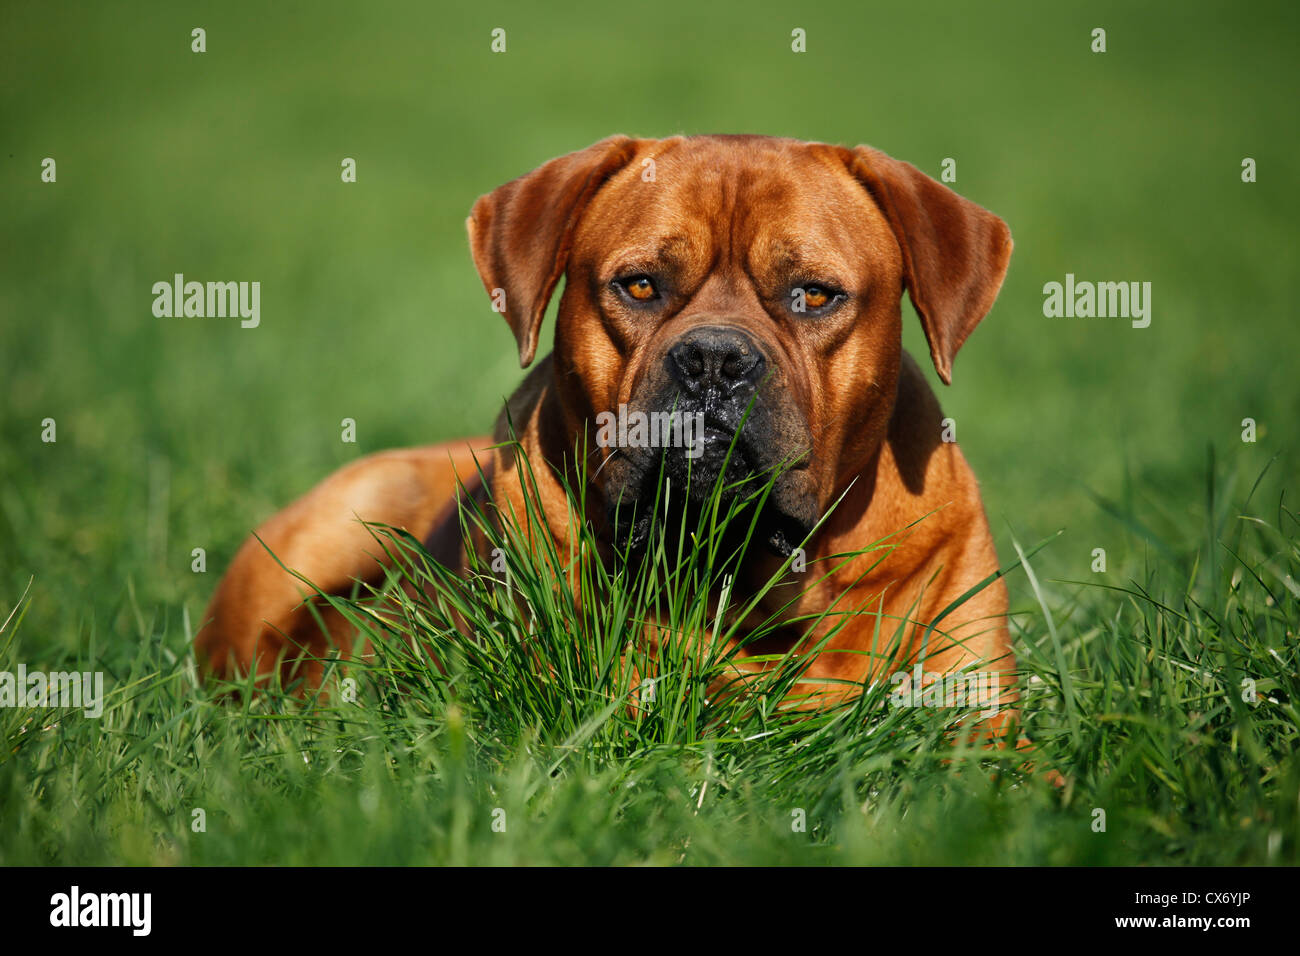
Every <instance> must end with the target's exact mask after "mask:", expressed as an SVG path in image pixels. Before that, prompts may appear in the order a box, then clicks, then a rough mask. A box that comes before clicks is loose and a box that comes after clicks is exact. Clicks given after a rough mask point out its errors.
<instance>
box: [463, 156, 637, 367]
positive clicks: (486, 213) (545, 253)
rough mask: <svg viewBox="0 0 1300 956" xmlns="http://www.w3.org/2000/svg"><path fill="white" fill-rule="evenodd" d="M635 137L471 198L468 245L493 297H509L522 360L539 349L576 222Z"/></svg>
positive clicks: (522, 362)
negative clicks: (548, 304)
mask: <svg viewBox="0 0 1300 956" xmlns="http://www.w3.org/2000/svg"><path fill="white" fill-rule="evenodd" d="M635 149H636V140H633V139H631V138H629V137H627V136H611V137H609V138H608V139H603V140H601V141H600V142H599V143H596V144H595V145H594V146H589V147H587V148H586V149H584V150H581V151H580V152H577V153H570V154H569V155H568V156H561V157H560V158H559V159H553V160H551V161H550V162H549V163H546V164H544V165H542V166H539V167H538V168H537V169H535V170H533V171H532V172H531V173H528V174H527V175H525V176H520V177H519V178H518V179H516V180H514V181H513V182H508V183H506V184H505V185H504V186H501V187H499V188H497V189H495V190H493V191H492V192H490V193H488V194H487V195H486V196H480V197H479V199H478V202H476V203H474V209H473V211H471V213H470V216H469V219H467V220H466V221H465V224H466V226H468V227H469V247H470V251H471V252H472V253H473V255H474V265H475V266H476V267H477V268H478V274H479V276H480V277H481V278H482V279H483V287H484V288H486V289H487V291H488V295H490V296H494V297H495V296H496V295H497V294H498V293H497V292H496V290H498V289H499V290H502V291H503V292H504V295H505V303H504V304H505V316H506V321H507V322H508V323H509V324H510V330H511V331H512V332H514V334H515V341H516V342H518V343H519V364H520V365H521V366H524V367H527V365H528V364H529V363H530V362H531V361H532V360H533V356H534V355H535V354H536V353H537V333H538V332H539V331H540V329H541V327H542V318H543V316H545V315H546V305H547V303H548V302H549V301H550V299H551V293H552V292H554V291H555V285H556V283H558V282H559V281H560V276H562V275H563V274H564V269H565V267H566V265H567V264H568V258H569V247H570V245H571V244H572V242H573V232H574V227H575V226H576V225H577V222H578V219H579V218H580V217H581V215H582V211H583V209H584V208H585V207H586V205H587V203H588V202H589V201H590V200H591V197H592V196H593V195H594V194H595V192H596V190H597V189H599V188H600V186H601V184H603V183H604V182H605V180H607V179H608V178H609V177H610V176H612V175H613V174H614V173H616V172H618V170H620V169H622V168H623V167H624V166H626V165H627V164H628V162H630V161H631V159H632V154H633V153H634V152H635Z"/></svg>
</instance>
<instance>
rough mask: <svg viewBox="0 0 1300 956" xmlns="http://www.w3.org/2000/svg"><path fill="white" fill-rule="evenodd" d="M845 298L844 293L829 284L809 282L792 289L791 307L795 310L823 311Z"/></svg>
mask: <svg viewBox="0 0 1300 956" xmlns="http://www.w3.org/2000/svg"><path fill="white" fill-rule="evenodd" d="M843 298H844V293H843V292H840V291H839V290H838V289H834V288H832V287H831V286H828V285H817V284H815V283H807V284H805V285H802V286H799V287H797V288H795V289H792V290H791V291H790V309H791V311H794V312H821V311H823V310H826V309H828V308H830V307H831V306H834V305H835V304H836V303H838V302H839V301H840V300H841V299H843Z"/></svg>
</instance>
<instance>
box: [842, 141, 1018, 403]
mask: <svg viewBox="0 0 1300 956" xmlns="http://www.w3.org/2000/svg"><path fill="white" fill-rule="evenodd" d="M845 152H846V153H847V154H848V158H847V160H846V161H847V162H848V166H849V171H850V172H851V173H853V175H854V176H856V177H857V178H858V180H859V181H860V182H861V183H862V184H863V185H864V186H866V188H867V190H868V191H869V192H870V193H871V196H872V198H874V199H875V201H876V204H877V205H878V206H879V207H880V209H881V211H882V212H883V213H884V214H885V218H886V219H888V220H889V225H890V227H891V228H892V229H893V230H894V236H895V237H896V238H897V239H898V245H899V246H900V247H901V248H902V250H903V270H904V280H905V282H906V285H907V290H908V293H909V294H910V295H911V297H912V304H913V305H914V306H916V311H917V314H918V315H920V317H921V325H922V327H923V328H924V329H925V337H926V339H927V340H928V341H929V343H930V357H931V358H932V359H933V360H934V367H935V369H936V370H937V371H938V373H939V377H940V378H941V379H943V381H944V384H945V385H948V384H951V383H952V361H953V358H954V357H955V356H956V355H957V350H958V349H959V348H961V344H962V343H963V342H965V341H966V337H967V336H968V335H970V334H971V332H972V331H974V329H975V326H977V325H978V324H979V321H980V319H982V318H984V316H985V315H986V314H988V311H989V309H991V308H992V307H993V300H994V299H996V298H997V297H998V289H1000V288H1001V287H1002V279H1003V277H1004V276H1005V275H1006V274H1007V262H1008V261H1009V260H1010V258H1011V230H1010V229H1008V228H1007V224H1006V223H1005V222H1003V221H1002V220H1001V219H999V218H998V217H997V216H995V215H993V213H991V212H989V211H988V210H987V209H984V208H983V207H982V206H977V205H976V204H975V203H973V202H971V201H970V200H969V199H963V198H962V197H961V196H958V195H957V194H956V193H955V192H953V191H952V190H951V189H949V188H948V187H947V186H944V185H943V184H942V183H939V182H937V181H935V180H933V179H931V178H930V177H929V176H927V175H925V173H923V172H921V171H920V170H919V169H917V168H916V167H915V166H913V165H911V164H910V163H904V162H900V161H899V160H897V159H892V158H891V157H889V156H886V155H885V154H884V153H882V152H880V150H878V149H872V148H871V147H870V146H859V147H858V148H857V149H854V150H846V151H845Z"/></svg>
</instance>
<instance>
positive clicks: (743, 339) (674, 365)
mask: <svg viewBox="0 0 1300 956" xmlns="http://www.w3.org/2000/svg"><path fill="white" fill-rule="evenodd" d="M766 365H767V361H766V359H765V357H764V355H763V353H762V351H761V350H760V349H759V348H758V347H757V346H756V345H755V344H754V343H753V342H752V341H750V339H749V337H748V336H746V335H745V334H744V333H741V332H739V331H737V330H732V329H719V328H703V329H696V330H695V331H693V332H692V333H690V335H689V337H687V338H685V340H684V341H680V342H678V343H677V344H676V345H674V346H673V347H672V348H670V349H669V350H668V370H669V372H670V373H672V375H673V377H674V378H676V379H677V380H678V382H679V383H680V384H681V385H683V386H685V387H687V388H690V389H694V388H697V387H700V386H702V385H704V384H705V383H706V382H712V383H714V384H715V385H720V386H723V387H724V388H726V389H727V390H728V391H730V390H731V389H733V388H735V387H737V386H740V385H748V384H752V383H753V382H755V381H757V379H758V378H759V377H760V375H761V374H762V371H763V369H764V368H765V367H766Z"/></svg>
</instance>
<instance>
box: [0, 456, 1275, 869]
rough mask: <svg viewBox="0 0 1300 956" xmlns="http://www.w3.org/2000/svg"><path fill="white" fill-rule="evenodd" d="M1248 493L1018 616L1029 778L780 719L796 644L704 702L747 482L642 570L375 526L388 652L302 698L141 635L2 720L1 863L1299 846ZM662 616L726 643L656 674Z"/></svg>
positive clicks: (469, 521) (987, 755) (1159, 854)
mask: <svg viewBox="0 0 1300 956" xmlns="http://www.w3.org/2000/svg"><path fill="white" fill-rule="evenodd" d="M519 467H520V469H521V475H523V476H524V477H525V480H527V481H530V482H531V480H532V479H531V472H530V471H529V470H528V467H529V466H528V465H527V463H525V462H522V461H521V463H520V465H519ZM1264 477H1265V476H1261V478H1264ZM579 487H580V488H582V487H585V484H582V485H580V486H579ZM767 487H768V488H770V484H769V485H768V486H767ZM1260 488H1261V483H1260V482H1257V483H1256V486H1255V487H1254V488H1252V489H1251V490H1250V493H1249V494H1247V495H1246V496H1245V499H1244V500H1243V501H1242V502H1241V504H1240V506H1233V505H1230V504H1228V503H1226V502H1225V501H1224V500H1222V499H1220V498H1219V497H1218V493H1217V492H1215V491H1214V490H1213V486H1211V490H1210V494H1209V497H1208V498H1207V503H1208V504H1209V505H1211V507H1212V512H1211V515H1210V520H1209V521H1208V522H1207V528H1212V529H1214V530H1215V531H1216V532H1217V533H1216V536H1215V537H1214V538H1208V537H1207V539H1206V540H1205V542H1204V543H1203V545H1202V546H1201V547H1200V548H1198V549H1197V550H1196V551H1195V552H1194V555H1193V556H1192V558H1191V561H1190V563H1189V562H1186V561H1183V562H1179V561H1167V562H1162V564H1161V565H1160V569H1159V570H1157V569H1152V570H1151V572H1150V573H1149V574H1148V575H1147V576H1146V577H1145V578H1144V579H1143V580H1140V581H1128V582H1122V581H1117V582H1115V583H1104V584H1092V583H1088V584H1081V585H1078V586H1077V587H1074V588H1072V589H1071V590H1072V591H1073V596H1072V598H1071V600H1070V601H1069V602H1068V603H1067V604H1065V605H1063V606H1062V605H1058V606H1057V607H1055V608H1052V607H1050V606H1049V605H1048V604H1047V603H1046V599H1044V604H1043V605H1042V606H1041V608H1040V609H1039V611H1038V613H1033V614H1021V615H1017V617H1016V631H1017V646H1018V647H1019V648H1021V661H1020V663H1021V669H1022V675H1021V687H1022V691H1023V694H1024V702H1023V720H1024V727H1025V730H1026V731H1027V732H1028V733H1029V734H1030V735H1031V737H1032V738H1033V740H1034V743H1035V746H1036V757H1035V760H1036V762H1037V765H1038V768H1037V770H1034V769H1031V768H1026V767H1025V765H1024V763H1023V760H1022V759H1021V757H1019V756H1018V755H1017V754H1016V752H1015V751H1014V750H1013V749H1012V748H1011V747H1010V745H1009V744H1008V745H1007V746H1004V747H1001V748H998V747H994V748H987V747H979V748H965V747H962V746H955V745H954V743H953V732H954V727H955V725H956V722H957V721H959V720H960V719H961V718H962V717H964V716H966V715H967V713H968V712H967V711H963V710H961V709H947V708H926V707H898V706H892V705H891V703H890V700H889V696H890V695H889V685H887V684H885V683H880V684H877V685H873V686H872V687H870V688H868V689H866V691H865V692H864V693H863V694H861V695H860V696H859V697H858V698H857V699H856V700H855V701H853V702H851V703H847V704H843V705H840V706H836V707H829V708H824V709H823V710H821V711H819V712H817V713H814V714H808V713H805V712H801V711H798V710H795V709H793V708H791V707H789V706H782V705H781V704H780V703H779V701H781V699H782V698H783V697H784V696H785V694H786V692H787V691H788V690H789V689H790V687H791V684H792V682H793V681H794V679H795V678H796V677H797V676H798V674H799V670H800V668H799V666H798V665H797V662H796V661H794V660H793V659H790V658H786V659H784V660H781V661H774V662H773V663H775V664H777V665H778V666H776V667H775V668H774V669H773V670H772V671H771V672H769V673H768V674H765V675H763V676H762V677H761V678H759V679H757V680H751V681H748V682H745V683H743V684H739V683H734V682H733V683H731V684H730V686H729V690H728V691H727V692H725V693H721V694H720V693H718V688H719V681H722V682H723V683H726V682H727V680H728V678H729V675H730V674H731V672H730V671H729V670H728V667H727V664H728V659H727V655H726V654H724V653H722V652H721V651H720V648H721V647H722V644H723V640H721V639H720V636H721V638H725V637H726V635H727V629H726V627H725V626H724V625H723V624H722V623H721V622H720V621H719V619H718V617H717V615H716V614H714V613H711V612H710V610H709V609H708V607H707V602H706V601H705V600H704V595H705V593H706V592H707V587H706V586H707V585H709V584H713V585H716V584H718V583H721V582H723V581H725V580H726V576H727V574H728V572H729V570H730V569H731V568H733V567H734V565H735V563H736V562H738V561H739V560H740V559H741V558H742V557H743V553H744V550H745V549H746V548H747V547H749V546H751V544H753V545H754V546H758V545H756V544H754V543H753V542H751V540H750V538H751V536H752V532H753V527H754V526H753V524H752V522H751V519H752V516H753V514H754V513H755V512H756V509H757V504H758V503H759V502H760V501H761V499H762V497H763V495H764V494H765V493H766V490H765V489H759V490H756V491H754V492H752V493H750V494H749V495H742V496H741V497H740V498H739V499H737V500H736V501H733V502H732V503H731V504H730V505H729V506H728V507H725V508H724V507H723V506H722V505H721V502H720V498H719V496H718V491H717V489H715V492H714V495H713V497H712V498H711V499H710V500H709V502H708V506H707V507H706V508H704V509H703V512H702V513H701V515H700V516H699V518H698V523H697V524H696V526H695V527H693V528H692V527H688V526H686V524H685V522H686V519H685V518H683V519H682V521H683V523H684V524H683V526H682V527H680V528H674V527H671V526H670V525H669V524H665V523H661V524H659V525H657V526H656V528H655V530H652V531H651V533H650V545H649V549H648V551H649V555H648V557H647V559H646V560H644V561H641V562H628V561H618V562H615V563H614V564H613V565H610V566H606V565H604V564H602V563H600V562H596V561H591V560H589V559H585V560H584V559H581V558H580V559H579V560H576V561H572V562H571V561H570V560H569V559H568V558H566V557H564V556H561V555H560V554H559V553H558V552H556V551H555V549H554V548H553V547H551V546H550V545H547V546H546V547H544V548H543V549H542V551H541V553H540V554H537V553H534V552H533V550H532V549H531V548H530V546H529V544H528V542H529V540H538V539H539V538H540V535H538V534H537V532H539V531H541V529H542V525H541V518H540V516H539V515H538V514H537V513H536V512H535V511H534V510H533V508H531V507H530V508H528V509H527V513H526V514H525V515H523V516H521V519H520V521H519V523H518V525H517V526H507V530H506V531H504V532H502V531H499V530H496V529H495V528H494V527H493V525H492V524H491V523H490V522H489V521H487V519H486V517H485V515H484V514H483V513H482V512H481V511H479V510H478V509H477V508H476V507H475V506H472V505H471V506H467V507H466V509H465V510H464V512H463V514H462V521H463V522H464V523H465V525H466V526H467V527H470V526H475V527H477V528H479V529H480V530H481V531H482V532H483V533H484V534H487V535H488V536H489V540H488V543H489V546H491V547H493V548H496V549H498V551H497V557H498V559H499V560H500V562H501V563H500V564H499V565H498V566H497V567H496V568H495V569H494V568H493V567H491V566H488V565H476V566H475V568H474V569H473V571H472V573H471V574H470V575H469V576H468V577H467V578H465V579H461V578H460V577H459V576H457V575H455V574H452V573H450V572H448V571H446V570H445V569H443V568H441V567H440V566H438V565H437V564H436V563H435V562H433V561H432V559H430V558H429V557H428V555H427V554H425V553H424V552H423V550H422V548H421V547H420V545H419V543H418V542H417V541H415V540H414V539H412V538H410V537H409V536H408V535H405V534H404V533H402V532H398V531H396V530H394V529H387V528H380V527H375V528H372V530H373V532H374V534H375V541H376V543H377V545H379V546H382V547H384V548H385V549H386V550H388V551H389V552H390V553H391V554H393V555H394V557H395V558H396V562H395V566H394V571H393V573H392V574H391V575H390V580H389V581H388V582H387V584H386V585H385V586H384V587H382V588H375V589H372V590H371V592H370V593H368V594H360V595H355V596H354V597H352V598H351V599H346V598H330V599H329V600H330V603H332V604H333V605H334V606H335V607H337V608H339V609H340V610H342V611H343V612H344V613H345V614H346V615H347V616H348V617H349V619H350V620H352V621H353V622H354V623H355V624H356V625H357V626H358V627H359V628H361V629H362V630H363V631H364V632H365V633H366V634H367V635H369V637H370V639H371V641H372V642H373V643H374V645H375V653H374V654H373V656H372V657H370V658H368V659H367V660H365V661H360V662H354V663H351V664H347V665H340V664H338V663H337V662H335V664H334V665H332V666H331V668H330V669H329V670H328V671H327V675H326V679H325V683H324V685H323V688H322V692H321V693H319V694H315V695H311V696H310V697H309V698H308V699H306V700H303V699H301V698H300V697H299V696H296V695H294V694H293V693H288V692H286V691H285V690H283V689H280V688H277V687H272V688H269V689H268V690H267V691H265V692H263V693H250V692H247V690H248V689H247V688H246V692H245V693H244V694H242V695H241V699H242V703H239V704H232V703H229V702H224V703H223V702H222V700H220V699H214V697H213V693H212V691H213V689H212V688H207V689H200V688H199V687H197V686H196V683H195V675H194V669H193V662H192V660H191V659H190V658H188V657H182V656H177V655H175V654H173V653H171V652H169V651H167V650H166V649H161V648H158V647H157V645H153V644H152V643H151V642H150V641H148V640H141V641H140V642H139V643H138V645H137V648H138V652H137V653H136V654H135V655H134V656H126V655H119V658H118V660H119V667H118V669H116V670H115V671H114V672H113V673H112V679H113V681H112V682H113V688H114V689H113V691H112V693H111V695H110V697H109V700H108V704H107V706H106V709H105V713H104V716H103V718H102V721H100V722H98V723H97V722H95V721H90V720H85V719H81V718H80V717H79V716H67V715H66V712H56V711H49V712H45V713H30V712H27V711H23V710H12V709H11V710H0V736H2V737H3V739H4V741H5V753H4V757H3V760H0V800H3V802H4V805H5V806H6V808H7V811H8V812H7V814H6V821H7V825H9V826H10V827H11V828H12V829H11V831H10V832H11V833H13V834H14V835H15V836H17V837H18V839H14V840H11V841H8V842H7V844H6V846H5V848H4V851H3V854H4V855H3V857H2V858H0V862H4V863H6V864H14V863H48V862H68V861H71V860H75V861H77V862H81V863H100V864H107V863H121V862H126V863H139V864H167V863H183V864H191V863H196V864H229V863H250V862H251V863H266V862H277V863H305V864H338V863H358V862H359V863H449V864H471V863H487V864H544V863H550V864H565V863H608V864H634V863H651V864H668V863H687V864H718V863H753V864H810V863H855V864H857V863H883V864H895V863H931V864H933V863H944V864H954V863H956V864H971V863H1025V864H1030V863H1035V864H1044V863H1050V864H1127V863H1132V862H1134V861H1147V862H1150V861H1160V862H1178V863H1237V864H1240V863H1294V862H1296V860H1297V858H1298V857H1300V839H1298V838H1300V821H1298V820H1297V799H1298V798H1300V768H1298V767H1297V764H1296V761H1295V759H1294V753H1295V750H1296V746H1297V724H1298V716H1300V715H1297V712H1296V707H1295V704H1294V701H1295V699H1296V694H1297V690H1300V688H1298V687H1297V683H1298V682H1297V679H1296V668H1297V659H1296V641H1295V628H1296V625H1297V621H1300V604H1298V602H1297V596H1298V595H1300V587H1298V586H1297V585H1296V581H1295V578H1296V572H1297V571H1300V550H1298V549H1297V547H1296V540H1297V539H1296V536H1295V534H1294V532H1295V527H1296V524H1297V516H1296V515H1295V514H1294V513H1292V512H1291V511H1289V510H1288V509H1287V508H1286V507H1285V506H1284V505H1282V504H1281V503H1278V504H1277V505H1276V507H1275V508H1273V509H1269V513H1263V512H1262V509H1261V513H1255V512H1253V511H1251V510H1249V506H1250V503H1251V500H1252V498H1253V497H1254V495H1255V494H1256V493H1258V492H1259V491H1260ZM570 498H571V505H572V507H573V508H574V509H575V512H574V513H576V514H581V513H582V512H581V510H580V509H581V507H582V501H581V491H580V490H579V491H576V492H575V491H573V490H572V489H570ZM729 528H731V529H737V528H739V529H740V530H741V531H742V534H741V535H740V536H739V539H738V540H737V539H736V538H735V537H734V536H729V535H728V534H727V531H728V529H729ZM682 531H685V532H687V533H685V534H682V533H680V532H682ZM577 534H578V539H579V540H580V541H581V542H582V547H581V548H580V549H579V551H578V553H579V555H585V556H586V557H587V558H589V556H590V553H591V551H592V549H594V548H595V541H594V540H593V539H591V538H590V535H589V533H588V532H585V531H583V530H582V529H581V528H580V526H579V530H578V532H577ZM530 536H531V537H530ZM733 541H735V542H736V550H730V548H731V545H730V544H729V542H733ZM1180 544H1181V543H1179V542H1164V549H1166V550H1171V551H1176V550H1177V549H1178V547H1179V546H1180ZM1017 550H1018V551H1019V553H1020V555H1021V560H1020V561H1019V562H1017V564H1023V566H1024V569H1025V571H1026V572H1027V573H1029V574H1030V575H1032V565H1031V564H1030V563H1029V560H1030V557H1029V556H1028V555H1026V554H1025V553H1024V551H1023V550H1021V549H1019V548H1018V549H1017ZM1170 569H1173V570H1174V571H1175V572H1176V576H1175V577H1173V579H1172V580H1166V576H1167V574H1168V571H1169V570H1170ZM1009 570H1014V569H1009ZM1198 582H1199V583H1198ZM772 583H773V582H769V587H770V586H772ZM407 585H410V587H408V586H407ZM1041 588H1042V585H1041V584H1040V583H1039V582H1037V581H1036V580H1035V582H1034V590H1035V591H1037V592H1039V593H1040V594H1041V593H1042V591H1041ZM763 590H766V589H763ZM760 593H761V592H760ZM755 597H756V598H757V596H755ZM23 607H24V610H25V607H26V605H23ZM652 618H653V619H656V620H661V621H669V622H672V625H673V627H672V632H673V633H687V634H689V633H703V634H705V635H711V637H709V638H708V639H706V640H705V641H703V642H702V643H701V644H699V645H688V644H687V643H686V642H682V641H676V642H673V641H668V642H665V644H664V645H663V646H662V648H661V652H660V654H659V655H658V656H657V657H656V658H654V659H653V660H652V659H651V658H650V657H649V656H648V655H647V654H646V653H645V651H644V641H643V633H644V632H643V629H642V627H643V624H644V622H645V621H647V620H650V619H652ZM1058 618H1059V620H1057V619H1058ZM21 623H22V618H21V612H20V613H19V615H17V616H16V617H15V618H14V619H12V620H11V621H10V622H9V623H8V624H7V625H6V627H5V631H4V632H2V633H3V634H4V637H5V642H4V656H3V658H2V659H0V665H3V667H0V669H6V668H7V669H13V668H14V667H16V659H17V654H16V653H15V652H16V648H17V646H18V643H17V640H16V635H17V632H18V629H19V628H20V627H21ZM811 623H813V622H811V621H810V622H809V624H811ZM466 633H469V634H473V635H474V636H475V639H474V640H467V639H466V638H465V637H464V636H462V635H463V634H466ZM762 633H763V631H762V629H760V631H759V632H758V635H757V636H761V635H762ZM65 663H66V665H67V666H68V667H72V666H74V665H75V666H76V667H78V668H82V667H85V666H87V665H86V663H85V661H83V660H76V661H72V660H69V661H67V662H65ZM11 665H12V666H11ZM634 671H635V672H636V673H637V674H640V675H649V674H654V675H655V684H654V687H655V690H654V693H653V696H652V697H651V696H650V695H647V694H646V692H645V689H644V685H641V686H636V685H634V684H633V682H632V674H633V672H634ZM1248 687H1249V688H1250V690H1251V692H1250V693H1247V692H1246V689H1247V688H1248ZM290 690H292V688H290ZM1046 767H1051V768H1055V769H1057V770H1059V771H1060V772H1061V773H1062V774H1063V775H1064V776H1065V778H1066V783H1065V785H1064V787H1063V788H1060V789H1056V788H1054V787H1053V785H1052V784H1051V783H1050V782H1048V780H1047V779H1046V778H1045V775H1044V774H1043V773H1042V772H1041V770H1042V769H1044V768H1046ZM1099 810H1100V811H1102V812H1103V813H1104V817H1101V816H1099V815H1098V811H1099ZM196 811H201V813H202V818H201V826H200V825H199V823H196V821H197V820H199V819H200V818H198V817H196V815H195V812H196ZM1099 820H1101V821H1102V823H1103V824H1104V830H1097V829H1095V827H1096V826H1097V825H1098V824H1097V821H1099ZM196 827H199V828H198V829H197V830H196V829H195V828H196Z"/></svg>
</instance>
